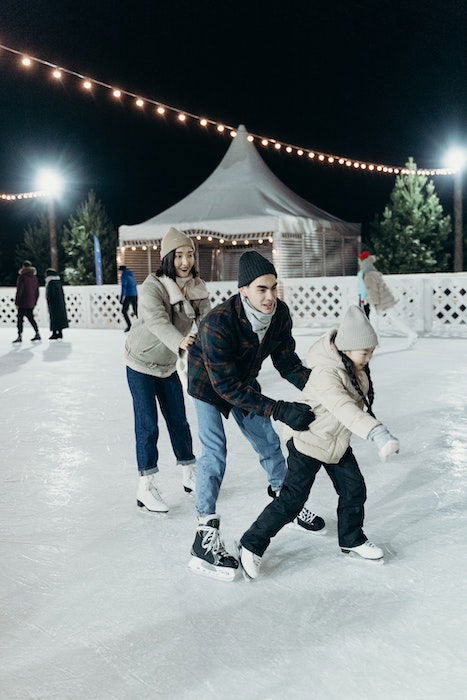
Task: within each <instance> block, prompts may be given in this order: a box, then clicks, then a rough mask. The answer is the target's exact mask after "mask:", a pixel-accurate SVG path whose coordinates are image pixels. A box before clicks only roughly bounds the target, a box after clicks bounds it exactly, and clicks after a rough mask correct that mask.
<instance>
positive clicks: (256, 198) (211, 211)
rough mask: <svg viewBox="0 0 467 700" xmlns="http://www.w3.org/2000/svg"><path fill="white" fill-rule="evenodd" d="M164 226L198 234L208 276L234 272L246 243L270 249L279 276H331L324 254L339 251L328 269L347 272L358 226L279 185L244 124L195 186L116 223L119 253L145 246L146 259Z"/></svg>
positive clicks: (356, 248)
mask: <svg viewBox="0 0 467 700" xmlns="http://www.w3.org/2000/svg"><path fill="white" fill-rule="evenodd" d="M170 226H175V227H177V228H179V229H181V230H183V231H185V232H186V233H188V234H191V235H195V236H196V238H197V241H198V244H197V248H198V254H199V258H200V260H199V262H200V264H201V267H202V266H203V265H202V262H203V260H202V258H203V254H202V253H204V258H206V260H205V261H204V262H205V263H206V264H207V265H208V267H209V266H210V271H211V273H213V274H212V275H211V277H213V278H214V279H219V278H221V279H222V278H223V279H230V278H231V277H232V275H233V276H235V274H234V273H235V272H236V270H234V269H233V268H234V267H235V262H236V259H237V257H238V255H239V254H241V252H243V250H244V249H245V247H246V246H250V247H255V248H257V249H260V248H258V246H262V247H261V250H262V252H263V253H264V254H265V255H267V257H271V255H272V254H274V262H275V264H276V265H278V266H279V267H280V268H281V275H282V276H308V275H312V276H314V275H322V274H323V271H324V274H331V272H326V256H328V257H329V255H331V256H334V257H335V254H336V250H337V251H338V257H339V262H338V265H337V272H336V270H335V269H334V268H335V267H336V265H335V264H334V265H333V270H332V273H333V274H348V273H349V272H350V271H351V270H350V269H349V265H350V266H351V258H353V257H354V255H356V252H357V250H358V243H359V234H360V225H359V224H350V223H347V222H345V221H342V220H341V219H338V218H337V217H335V216H333V215H332V214H329V213H327V212H325V211H323V210H322V209H319V208H318V207H316V206H314V205H313V204H311V203H310V202H307V201H306V200H305V199H303V198H302V197H300V196H298V195H297V194H295V192H293V191H292V190H291V189H290V188H289V187H287V186H286V185H284V184H283V183H282V182H281V181H280V180H279V179H278V178H277V177H276V176H275V175H274V174H273V173H272V172H271V170H270V169H269V168H268V166H267V165H266V163H265V162H264V161H263V160H262V158H261V157H260V155H259V153H258V152H257V150H256V148H255V147H254V145H253V143H251V142H250V141H249V140H248V132H247V130H246V129H245V127H244V126H243V125H241V126H240V127H239V128H238V131H237V135H236V136H235V137H234V138H233V140H232V143H231V144H230V146H229V149H228V150H227V153H226V154H225V156H224V158H223V159H222V161H221V162H220V163H219V165H218V166H217V168H216V169H215V170H214V172H213V173H212V174H211V175H210V176H209V177H208V178H207V179H206V180H205V181H204V182H203V183H202V184H201V185H200V186H199V187H198V188H197V189H195V190H194V191H193V192H191V193H190V194H189V195H187V196H186V197H184V199H182V200H181V201H180V202H178V203H177V204H174V205H173V206H172V207H169V209H166V210H165V211H163V212H161V213H160V214H157V215H156V216H154V217H152V218H151V219H148V221H145V222H143V223H141V224H136V225H133V226H128V225H122V226H120V229H119V240H120V246H121V250H122V249H123V247H125V252H126V255H128V254H129V253H130V251H131V252H133V253H134V252H135V251H138V250H139V249H142V247H143V246H144V250H145V252H146V254H147V257H148V260H149V261H150V259H151V253H150V252H148V251H150V250H151V249H154V247H155V246H156V245H158V243H159V242H160V239H161V238H162V237H163V235H164V234H165V232H166V231H167V229H168V228H169V227H170ZM200 241H201V243H200ZM245 241H247V243H245ZM259 241H261V243H259ZM326 241H327V242H328V252H326ZM349 242H350V246H349ZM208 243H209V245H208ZM331 244H332V245H331ZM132 248H134V249H135V250H133V251H132ZM154 252H155V251H154V250H153V252H152V255H154ZM132 257H133V256H132ZM208 258H209V260H208ZM214 258H215V260H214ZM346 258H349V259H348V260H347V265H346ZM307 261H310V265H311V268H312V269H310V265H308V266H307V264H306V263H307ZM323 262H324V266H323ZM213 263H215V264H214V265H213ZM353 264H356V263H355V262H354V263H353ZM134 266H135V265H134V264H133V267H134ZM149 267H151V262H149ZM205 267H206V265H205ZM146 271H147V270H146ZM352 271H353V270H352ZM205 273H206V270H205ZM229 275H230V276H229ZM208 278H209V274H208Z"/></svg>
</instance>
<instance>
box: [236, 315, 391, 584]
mask: <svg viewBox="0 0 467 700" xmlns="http://www.w3.org/2000/svg"><path fill="white" fill-rule="evenodd" d="M377 342H378V340H377V337H376V333H375V331H374V330H373V327H372V326H371V324H370V322H369V321H368V319H367V317H366V315H365V313H364V312H363V310H362V309H360V308H359V307H358V306H351V307H349V309H348V311H347V313H346V315H345V317H344V319H343V320H342V322H341V324H340V326H339V329H338V330H337V331H336V330H335V329H334V330H331V331H328V332H327V333H326V334H325V335H324V336H323V337H322V338H320V339H319V340H318V341H317V342H316V343H314V345H313V346H312V347H311V349H310V351H309V354H308V364H309V366H310V367H311V368H312V372H311V374H310V377H309V379H308V381H307V383H306V385H305V387H304V388H303V390H302V391H301V393H300V395H299V397H298V401H299V402H300V403H305V404H307V405H308V406H310V408H311V409H312V410H313V412H314V415H315V420H314V421H312V422H311V423H310V425H309V426H308V428H307V429H306V430H300V431H296V430H292V429H290V428H286V433H285V437H286V439H287V448H288V451H289V457H288V471H287V475H286V477H285V481H284V484H283V486H282V489H281V492H280V494H279V497H278V498H276V499H275V500H274V501H273V503H271V504H270V505H268V506H267V507H266V508H265V509H264V511H263V512H262V513H261V515H260V516H259V517H258V519H257V520H256V521H255V522H254V523H253V525H252V526H251V527H250V528H249V529H248V530H247V531H246V532H245V533H244V535H243V536H242V538H241V540H240V544H241V552H240V558H241V561H242V565H243V568H244V569H245V570H246V571H247V573H248V574H249V575H250V576H251V577H252V578H256V576H257V574H258V572H259V566H260V558H261V557H262V555H263V554H264V552H265V550H266V548H267V547H268V545H269V543H270V541H271V537H274V535H276V534H277V533H278V532H279V530H280V529H281V528H282V527H284V525H286V524H287V523H288V522H291V521H292V520H294V518H296V517H297V514H298V513H299V512H300V510H301V508H303V506H304V504H305V502H306V501H307V499H308V496H309V494H310V490H311V487H312V485H313V482H314V479H315V476H316V474H317V473H318V471H319V470H320V468H321V467H322V466H324V468H325V470H326V472H327V473H328V475H329V477H330V479H331V481H332V483H333V485H334V488H335V490H336V492H337V494H338V496H339V504H338V507H337V521H338V522H337V524H338V536H339V545H340V547H341V549H342V551H343V552H345V553H349V552H353V553H355V554H357V555H359V556H361V557H364V558H366V559H381V558H382V556H383V550H382V549H381V548H380V547H377V546H376V545H374V544H373V543H372V542H369V541H368V540H367V537H366V535H365V533H364V532H363V518H364V503H365V500H366V487H365V481H364V479H363V475H362V474H361V472H360V469H359V467H358V464H357V461H356V459H355V456H354V454H353V452H352V449H351V447H350V438H351V436H352V433H354V434H356V435H358V436H359V437H361V438H364V439H368V440H372V441H374V442H375V444H376V446H377V447H378V449H379V453H380V457H381V459H382V460H383V461H385V460H386V459H387V458H388V457H389V456H390V455H391V454H392V453H394V452H396V451H398V449H399V443H398V441H397V440H396V438H394V437H393V436H392V435H391V434H390V432H389V431H388V429H387V428H386V427H385V426H384V425H382V424H381V422H380V421H379V420H377V419H376V418H375V416H374V414H373V410H372V403H373V396H374V394H373V385H372V382H371V378H370V373H369V370H368V366H367V365H368V362H369V360H370V359H371V356H372V354H373V350H374V348H375V346H376V345H377Z"/></svg>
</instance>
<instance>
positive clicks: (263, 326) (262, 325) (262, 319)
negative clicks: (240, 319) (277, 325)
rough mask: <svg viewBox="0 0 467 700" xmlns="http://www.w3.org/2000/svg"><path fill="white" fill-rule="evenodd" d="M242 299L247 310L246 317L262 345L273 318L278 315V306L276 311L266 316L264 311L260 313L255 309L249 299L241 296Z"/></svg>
mask: <svg viewBox="0 0 467 700" xmlns="http://www.w3.org/2000/svg"><path fill="white" fill-rule="evenodd" d="M240 298H241V300H242V304H243V308H244V309H245V314H246V317H247V319H248V320H249V322H250V324H251V327H252V329H253V331H254V332H255V333H256V335H257V336H258V338H259V342H260V343H261V341H262V340H263V338H264V336H265V335H266V333H267V330H268V328H269V326H270V325H271V321H272V317H273V316H274V314H275V313H276V308H277V304H275V305H274V310H273V312H272V313H270V314H265V313H264V312H263V311H258V309H255V307H254V306H253V304H251V303H250V301H249V300H248V299H247V297H244V296H242V295H240Z"/></svg>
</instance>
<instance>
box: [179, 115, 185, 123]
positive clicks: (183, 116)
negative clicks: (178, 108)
mask: <svg viewBox="0 0 467 700" xmlns="http://www.w3.org/2000/svg"><path fill="white" fill-rule="evenodd" d="M185 119H186V115H185V114H179V115H178V120H179V121H181V122H184V121H185Z"/></svg>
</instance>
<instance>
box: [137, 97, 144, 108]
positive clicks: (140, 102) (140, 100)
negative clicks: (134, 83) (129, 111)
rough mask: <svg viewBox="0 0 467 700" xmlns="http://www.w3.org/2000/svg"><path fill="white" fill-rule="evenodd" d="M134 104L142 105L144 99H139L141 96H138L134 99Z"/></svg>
mask: <svg viewBox="0 0 467 700" xmlns="http://www.w3.org/2000/svg"><path fill="white" fill-rule="evenodd" d="M135 105H136V106H137V107H144V101H143V100H142V99H141V97H138V98H137V99H136V100H135Z"/></svg>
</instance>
